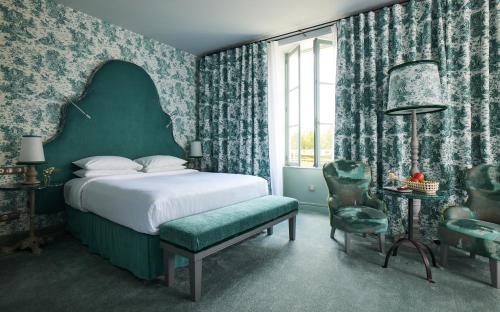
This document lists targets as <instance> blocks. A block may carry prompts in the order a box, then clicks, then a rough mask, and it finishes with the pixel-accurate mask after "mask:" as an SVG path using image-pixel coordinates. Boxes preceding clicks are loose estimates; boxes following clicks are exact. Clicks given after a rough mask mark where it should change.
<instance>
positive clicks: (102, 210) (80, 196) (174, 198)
mask: <svg viewBox="0 0 500 312" xmlns="http://www.w3.org/2000/svg"><path fill="white" fill-rule="evenodd" d="M267 194H268V187H267V181H266V180H264V179H262V178H259V177H255V176H248V175H240V174H228V173H208V172H198V171H196V170H187V169H185V170H178V171H168V172H162V173H137V174H129V175H114V176H105V177H91V178H77V179H72V180H70V181H68V182H67V183H66V184H65V186H64V198H65V201H66V203H67V204H68V205H70V206H71V207H73V208H76V209H79V210H82V211H90V212H93V213H95V214H97V215H99V216H101V217H104V218H106V219H108V220H111V221H113V222H116V223H118V224H121V225H123V226H126V227H128V228H131V229H133V230H135V231H137V232H141V233H146V234H157V233H158V226H159V225H160V224H162V223H164V222H166V221H170V220H174V219H178V218H182V217H185V216H189V215H192V214H196V213H200V212H204V211H208V210H212V209H216V208H221V207H224V206H228V205H232V204H235V203H238V202H242V201H245V200H250V199H253V198H257V197H261V196H265V195H267Z"/></svg>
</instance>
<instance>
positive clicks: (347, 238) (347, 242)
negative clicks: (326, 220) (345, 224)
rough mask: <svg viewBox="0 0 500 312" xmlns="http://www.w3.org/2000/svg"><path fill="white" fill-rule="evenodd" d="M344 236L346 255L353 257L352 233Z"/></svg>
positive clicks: (345, 233)
mask: <svg viewBox="0 0 500 312" xmlns="http://www.w3.org/2000/svg"><path fill="white" fill-rule="evenodd" d="M344 235H345V240H344V244H345V253H346V254H347V255H351V233H347V232H344Z"/></svg>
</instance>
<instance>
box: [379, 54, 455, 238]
mask: <svg viewBox="0 0 500 312" xmlns="http://www.w3.org/2000/svg"><path fill="white" fill-rule="evenodd" d="M445 109H446V105H444V104H443V102H442V97H441V81H440V78H439V67H438V63H437V62H436V61H431V60H421V61H414V62H408V63H403V64H400V65H397V66H394V67H392V68H391V69H390V70H389V100H388V103H387V110H386V111H385V114H387V115H390V116H401V115H411V172H410V173H411V175H412V176H413V175H414V174H415V173H417V172H420V169H419V168H418V145H419V144H418V133H417V115H418V114H427V113H437V112H440V111H443V110H445ZM419 211H420V200H418V199H416V200H413V204H412V212H411V213H412V214H413V216H418V213H419ZM409 231H410V229H409Z"/></svg>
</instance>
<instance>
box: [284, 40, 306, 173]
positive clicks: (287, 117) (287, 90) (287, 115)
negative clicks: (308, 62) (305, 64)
mask: <svg viewBox="0 0 500 312" xmlns="http://www.w3.org/2000/svg"><path fill="white" fill-rule="evenodd" d="M295 52H297V63H298V66H297V70H298V77H297V89H298V105H299V108H298V113H299V116H298V124H297V127H298V144H297V162H293V163H292V162H291V161H290V109H289V103H290V102H289V101H290V99H289V94H290V88H289V79H288V77H289V75H288V74H289V70H288V68H289V62H288V60H289V58H290V56H291V55H292V54H294V53H295ZM300 87H301V83H300V44H297V45H296V46H295V47H294V48H292V49H291V50H290V51H289V52H287V53H286V54H285V127H286V132H285V137H286V140H285V142H286V143H285V151H286V154H285V164H286V165H287V166H298V167H300V158H301V152H300V143H301V142H300V141H301V140H300V134H301V129H300V124H301V123H300V121H301V119H300V115H301V114H300V110H301V107H302V105H301V103H300V95H301V94H300ZM292 91H293V90H292Z"/></svg>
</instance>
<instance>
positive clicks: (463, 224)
mask: <svg viewBox="0 0 500 312" xmlns="http://www.w3.org/2000/svg"><path fill="white" fill-rule="evenodd" d="M444 227H445V228H447V229H448V230H450V231H455V232H458V233H461V234H464V235H467V236H472V237H475V238H480V239H484V240H491V241H497V242H498V244H500V224H495V223H490V222H486V221H482V220H474V219H458V220H450V221H447V222H446V223H444Z"/></svg>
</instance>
